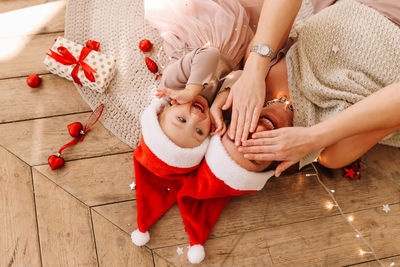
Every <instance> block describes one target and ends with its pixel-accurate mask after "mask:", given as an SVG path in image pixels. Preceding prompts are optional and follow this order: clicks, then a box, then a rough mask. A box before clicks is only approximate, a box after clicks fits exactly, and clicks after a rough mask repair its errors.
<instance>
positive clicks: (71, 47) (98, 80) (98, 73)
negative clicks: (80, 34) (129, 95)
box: [43, 37, 117, 93]
mask: <svg viewBox="0 0 400 267" xmlns="http://www.w3.org/2000/svg"><path fill="white" fill-rule="evenodd" d="M59 47H65V48H66V49H68V51H69V52H70V53H71V54H72V55H73V56H74V57H75V58H76V60H79V55H80V54H81V51H82V48H83V46H82V45H80V44H77V43H75V42H72V41H70V40H67V39H65V38H63V37H58V38H57V39H56V41H55V43H54V45H53V46H52V47H51V50H53V51H54V52H56V53H58V52H57V48H59ZM83 61H84V62H85V63H86V64H88V65H89V66H90V67H91V68H92V69H94V70H95V72H94V73H93V76H94V79H95V80H94V82H91V81H89V79H88V78H87V77H86V76H85V74H84V71H83V69H82V67H81V66H79V71H78V74H77V76H78V78H79V80H80V82H81V83H82V86H83V87H87V88H90V89H91V90H94V91H96V92H99V93H104V92H105V90H106V89H107V87H108V85H109V84H110V81H111V80H112V78H113V77H114V73H115V69H116V61H117V60H116V59H115V58H113V57H111V56H109V55H104V54H102V53H100V52H97V51H94V50H91V51H90V53H89V54H88V55H87V56H86V57H85V59H84V60H83ZM43 63H44V64H45V65H46V68H47V70H49V71H50V72H51V73H54V74H57V75H59V76H61V77H63V78H66V79H68V80H70V81H74V79H73V77H72V75H71V72H72V70H73V69H74V67H75V66H76V64H71V65H64V64H63V63H60V62H58V61H56V60H55V59H54V58H52V57H50V56H48V55H46V57H45V59H44V62H43Z"/></svg>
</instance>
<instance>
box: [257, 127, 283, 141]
mask: <svg viewBox="0 0 400 267" xmlns="http://www.w3.org/2000/svg"><path fill="white" fill-rule="evenodd" d="M279 132H280V131H279V129H277V130H270V131H262V132H256V133H253V134H252V135H251V138H252V139H254V138H272V137H277V136H278V135H279Z"/></svg>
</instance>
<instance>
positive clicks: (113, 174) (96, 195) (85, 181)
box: [35, 153, 136, 206]
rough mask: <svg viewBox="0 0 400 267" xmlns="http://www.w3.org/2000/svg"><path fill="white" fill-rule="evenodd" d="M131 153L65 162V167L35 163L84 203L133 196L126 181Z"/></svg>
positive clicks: (130, 177) (131, 173)
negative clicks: (53, 168) (53, 167)
mask: <svg viewBox="0 0 400 267" xmlns="http://www.w3.org/2000/svg"><path fill="white" fill-rule="evenodd" d="M132 157H133V156H132V153H125V154H118V155H112V156H104V157H100V158H91V159H82V160H76V161H71V162H68V166H66V169H65V171H61V172H55V171H52V170H51V169H50V168H49V167H48V166H46V165H43V166H38V167H35V169H37V170H38V171H40V172H41V173H42V174H44V175H45V176H47V177H48V178H49V179H51V180H52V181H53V182H55V183H56V184H57V185H59V186H60V187H62V188H63V189H64V190H66V191H67V192H69V193H70V194H71V195H73V196H75V197H76V198H77V199H79V200H81V201H82V202H84V203H85V204H86V205H88V206H94V205H100V204H106V203H111V202H117V201H124V200H130V199H135V198H136V192H135V190H130V187H129V185H130V184H131V183H132V181H133V180H134V171H133V162H132Z"/></svg>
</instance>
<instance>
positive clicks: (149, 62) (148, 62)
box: [145, 57, 158, 73]
mask: <svg viewBox="0 0 400 267" xmlns="http://www.w3.org/2000/svg"><path fill="white" fill-rule="evenodd" d="M145 61H146V65H147V68H148V69H149V70H150V71H151V72H152V73H157V71H158V67H157V64H156V63H155V62H154V61H153V60H151V58H149V57H146V59H145Z"/></svg>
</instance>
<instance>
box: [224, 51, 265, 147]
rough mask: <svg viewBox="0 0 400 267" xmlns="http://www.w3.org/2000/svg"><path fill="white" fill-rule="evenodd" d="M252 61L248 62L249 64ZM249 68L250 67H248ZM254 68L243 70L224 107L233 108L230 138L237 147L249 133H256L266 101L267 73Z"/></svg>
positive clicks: (225, 108)
mask: <svg viewBox="0 0 400 267" xmlns="http://www.w3.org/2000/svg"><path fill="white" fill-rule="evenodd" d="M249 60H250V57H249V59H248V60H247V62H246V64H248V62H249ZM246 66H248V65H246ZM253 68H254V67H248V68H245V69H244V70H243V73H242V75H241V76H240V78H239V79H238V80H237V81H236V83H235V84H233V86H232V88H231V90H230V92H229V96H228V99H227V100H226V102H225V105H224V106H223V107H222V108H223V109H224V110H227V109H229V108H230V107H232V117H231V124H230V132H229V133H228V134H229V136H230V137H231V138H232V139H234V140H235V144H236V145H240V142H241V141H242V142H243V141H245V140H247V137H248V135H249V132H254V130H255V128H256V126H257V123H258V119H259V117H260V112H261V109H262V107H263V104H264V99H265V72H263V71H256V70H254V69H253Z"/></svg>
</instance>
